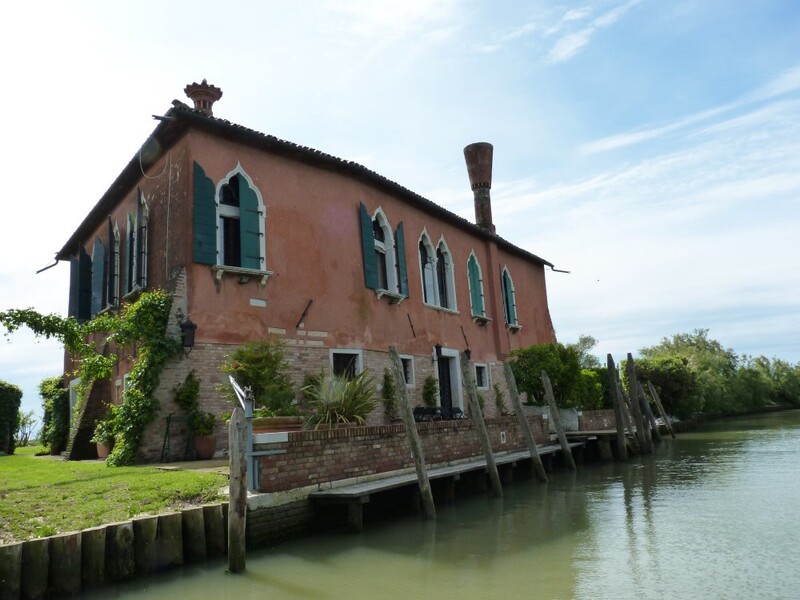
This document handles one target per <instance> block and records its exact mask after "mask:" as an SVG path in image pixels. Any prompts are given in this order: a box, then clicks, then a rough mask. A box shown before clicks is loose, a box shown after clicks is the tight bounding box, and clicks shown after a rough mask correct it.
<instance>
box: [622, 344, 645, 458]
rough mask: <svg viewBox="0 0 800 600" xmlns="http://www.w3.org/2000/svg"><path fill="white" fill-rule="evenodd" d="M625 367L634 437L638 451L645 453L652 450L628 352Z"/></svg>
mask: <svg viewBox="0 0 800 600" xmlns="http://www.w3.org/2000/svg"><path fill="white" fill-rule="evenodd" d="M625 369H626V370H627V372H628V382H629V383H630V387H631V396H630V400H631V414H633V420H634V422H635V424H636V439H637V441H638V442H639V451H640V452H642V453H644V454H647V453H648V452H650V451H651V450H652V448H651V444H650V442H649V441H648V439H647V430H646V428H645V426H644V418H643V417H642V407H641V405H640V404H639V390H638V389H637V388H636V381H637V379H636V364H635V363H634V362H633V355H632V354H631V353H630V352H628V360H627V361H626V362H625Z"/></svg>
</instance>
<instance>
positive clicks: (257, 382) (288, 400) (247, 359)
mask: <svg viewBox="0 0 800 600" xmlns="http://www.w3.org/2000/svg"><path fill="white" fill-rule="evenodd" d="M285 353H286V349H285V345H284V343H283V342H282V341H281V340H267V341H263V342H251V343H249V344H245V345H243V346H240V347H239V348H237V349H236V350H235V351H234V352H233V353H232V354H231V355H229V356H227V357H226V358H225V362H224V363H223V364H222V366H220V370H221V371H222V372H223V373H227V374H228V375H231V376H232V377H233V378H234V379H235V380H236V382H237V383H238V384H239V385H240V386H242V388H249V389H250V391H251V393H252V394H253V404H254V407H253V421H252V426H253V432H254V433H263V432H269V431H293V430H298V429H301V428H302V426H303V418H302V417H301V416H300V411H299V410H298V407H297V405H296V404H295V398H294V396H295V392H294V387H293V386H292V380H291V377H290V376H289V365H288V363H287V362H286V358H285ZM220 390H221V391H222V392H224V393H225V394H226V395H227V396H228V399H229V400H230V401H231V402H233V403H237V402H238V400H237V399H236V395H235V393H234V392H233V389H232V388H231V386H230V385H228V384H223V385H222V386H220Z"/></svg>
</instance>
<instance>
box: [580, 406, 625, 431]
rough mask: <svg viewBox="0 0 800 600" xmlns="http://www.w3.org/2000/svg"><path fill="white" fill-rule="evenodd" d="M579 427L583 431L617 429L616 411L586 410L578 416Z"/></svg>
mask: <svg viewBox="0 0 800 600" xmlns="http://www.w3.org/2000/svg"><path fill="white" fill-rule="evenodd" d="M578 426H579V428H580V429H581V430H582V431H602V430H604V429H615V428H616V424H615V423H614V411H613V410H611V409H606V410H585V411H583V414H581V415H580V416H578Z"/></svg>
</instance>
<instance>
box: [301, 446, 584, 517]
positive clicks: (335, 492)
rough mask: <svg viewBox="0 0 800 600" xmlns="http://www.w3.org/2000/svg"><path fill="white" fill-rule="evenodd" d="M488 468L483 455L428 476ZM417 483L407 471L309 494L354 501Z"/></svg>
mask: <svg viewBox="0 0 800 600" xmlns="http://www.w3.org/2000/svg"><path fill="white" fill-rule="evenodd" d="M584 445H585V442H583V441H579V442H570V444H569V447H570V449H572V448H579V447H582V446H584ZM537 449H538V450H539V455H540V456H541V455H546V454H555V453H557V452H561V447H560V446H559V445H558V444H544V445H542V446H538V447H537ZM530 457H531V455H530V452H529V451H528V450H518V451H515V452H504V453H499V454H496V455H495V462H496V463H497V464H509V463H515V462H517V461H520V460H526V459H530ZM485 468H486V459H485V458H484V457H479V458H475V459H474V460H470V461H466V462H462V463H457V464H454V465H446V466H442V467H434V468H432V469H428V479H442V478H445V477H458V476H460V475H461V474H462V473H467V472H469V471H477V470H480V469H485ZM416 483H417V476H416V474H415V473H404V474H402V475H392V476H389V477H382V478H380V479H373V480H371V481H363V482H359V483H353V484H349V485H344V486H341V487H332V488H328V489H324V490H317V491H316V492H312V493H311V494H309V497H310V498H311V499H312V500H314V501H317V502H327V503H330V502H354V501H358V502H361V503H365V502H369V496H370V495H372V494H376V493H379V492H384V491H388V490H392V489H396V488H399V487H404V486H407V485H413V484H416Z"/></svg>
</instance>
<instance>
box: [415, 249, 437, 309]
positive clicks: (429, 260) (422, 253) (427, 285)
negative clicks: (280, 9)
mask: <svg viewBox="0 0 800 600" xmlns="http://www.w3.org/2000/svg"><path fill="white" fill-rule="evenodd" d="M435 265H436V254H435V253H434V251H433V246H432V245H431V241H430V239H429V238H428V234H427V233H423V234H422V237H421V238H420V240H419V268H420V275H421V276H422V301H423V302H425V304H432V305H436V304H438V302H437V299H436V276H435Z"/></svg>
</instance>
